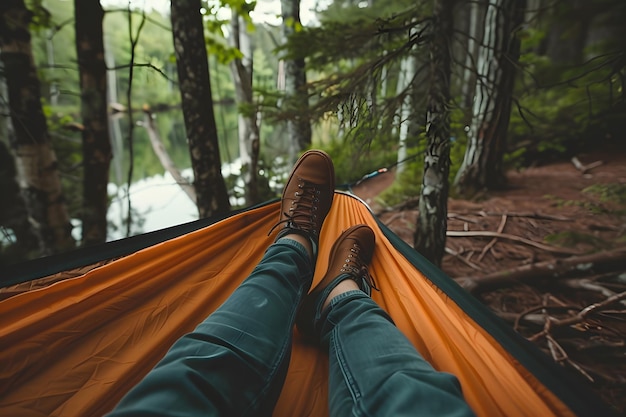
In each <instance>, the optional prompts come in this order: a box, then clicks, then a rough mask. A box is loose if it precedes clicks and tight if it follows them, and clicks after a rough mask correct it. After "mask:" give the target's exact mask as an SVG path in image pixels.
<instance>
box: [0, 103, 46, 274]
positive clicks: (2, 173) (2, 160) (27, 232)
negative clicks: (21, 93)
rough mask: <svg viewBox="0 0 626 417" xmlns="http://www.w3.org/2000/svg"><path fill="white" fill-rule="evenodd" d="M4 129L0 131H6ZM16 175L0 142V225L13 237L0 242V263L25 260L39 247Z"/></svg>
mask: <svg viewBox="0 0 626 417" xmlns="http://www.w3.org/2000/svg"><path fill="white" fill-rule="evenodd" d="M2 107H4V106H2ZM5 130H6V129H3V132H2V133H6V132H5ZM5 137H6V136H5ZM16 174H17V172H16V171H15V163H14V162H13V156H12V155H11V152H10V151H9V149H8V148H7V146H6V145H5V143H4V142H3V141H0V193H1V194H0V195H2V199H0V226H1V227H3V228H6V229H10V230H11V231H12V232H13V236H14V239H12V240H13V242H12V243H13V244H12V245H10V246H9V245H7V247H6V249H5V248H4V244H3V250H2V258H0V266H1V265H3V264H10V263H15V262H20V261H25V260H27V259H29V258H30V257H31V256H30V255H31V254H34V253H36V252H37V249H38V246H39V245H38V242H37V237H36V236H35V235H34V234H33V231H32V229H31V227H30V224H29V223H28V215H27V210H26V207H25V206H24V200H23V199H22V195H21V194H20V187H19V185H18V183H17V182H16V181H15V178H16Z"/></svg>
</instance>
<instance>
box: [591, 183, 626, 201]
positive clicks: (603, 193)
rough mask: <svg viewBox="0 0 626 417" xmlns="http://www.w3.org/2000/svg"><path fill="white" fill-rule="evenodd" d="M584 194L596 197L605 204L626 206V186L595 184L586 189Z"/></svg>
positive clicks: (619, 184)
mask: <svg viewBox="0 0 626 417" xmlns="http://www.w3.org/2000/svg"><path fill="white" fill-rule="evenodd" d="M583 194H589V195H592V196H595V197H597V198H599V199H600V201H601V202H603V203H617V204H626V184H621V183H610V184H594V185H591V186H589V187H587V188H585V189H584V190H583Z"/></svg>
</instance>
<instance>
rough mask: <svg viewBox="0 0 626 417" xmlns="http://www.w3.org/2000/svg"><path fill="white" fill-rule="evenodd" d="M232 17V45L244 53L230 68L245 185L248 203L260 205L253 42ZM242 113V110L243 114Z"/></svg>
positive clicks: (232, 62) (236, 18)
mask: <svg viewBox="0 0 626 417" xmlns="http://www.w3.org/2000/svg"><path fill="white" fill-rule="evenodd" d="M232 13H233V16H232V18H231V25H230V27H231V30H232V32H231V35H230V42H231V45H232V46H233V47H235V48H237V49H239V51H240V52H241V54H242V55H243V57H242V58H241V59H239V58H237V59H233V60H232V61H231V63H230V69H231V73H232V76H233V82H234V83H235V95H236V99H237V104H238V105H239V107H240V111H239V115H238V118H239V119H238V125H239V126H238V127H239V129H238V133H239V158H240V159H241V166H242V176H243V180H244V184H245V198H246V204H247V205H252V204H257V203H260V198H259V181H258V176H259V153H260V148H261V146H260V144H261V139H260V137H261V133H260V129H259V123H258V118H257V111H256V106H255V103H254V95H253V91H252V65H253V61H252V54H253V51H252V42H251V40H250V34H249V33H248V31H247V30H246V29H245V22H243V19H242V18H241V16H239V15H238V14H237V13H236V12H234V11H233V12H232ZM242 110H243V111H242Z"/></svg>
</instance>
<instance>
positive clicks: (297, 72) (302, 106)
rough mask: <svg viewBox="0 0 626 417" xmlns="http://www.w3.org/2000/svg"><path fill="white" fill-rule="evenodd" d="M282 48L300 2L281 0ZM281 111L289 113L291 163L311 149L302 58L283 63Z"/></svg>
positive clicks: (292, 28) (296, 19) (295, 23)
mask: <svg viewBox="0 0 626 417" xmlns="http://www.w3.org/2000/svg"><path fill="white" fill-rule="evenodd" d="M280 6H281V11H282V19H283V24H282V26H281V30H282V36H283V44H285V43H286V42H287V41H288V40H289V37H290V36H291V35H292V34H293V33H294V32H295V31H296V30H297V28H298V27H299V26H300V25H301V22H300V0H281V2H280ZM283 74H284V77H285V79H284V89H285V101H284V104H285V107H287V108H291V109H293V110H294V111H293V113H292V117H290V118H289V119H288V120H287V136H288V137H289V158H290V160H291V161H292V162H295V161H296V159H297V158H298V154H299V153H300V152H302V151H303V150H305V149H308V148H310V147H311V135H312V133H311V122H310V121H309V118H308V109H309V96H308V93H307V86H306V67H305V62H304V58H298V59H287V58H284V59H283Z"/></svg>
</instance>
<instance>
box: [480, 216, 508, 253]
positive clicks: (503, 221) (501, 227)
mask: <svg viewBox="0 0 626 417" xmlns="http://www.w3.org/2000/svg"><path fill="white" fill-rule="evenodd" d="M506 219H507V216H506V214H503V215H502V220H500V226H498V233H502V232H503V231H504V226H505V225H506ZM497 241H498V238H495V237H494V238H493V239H491V241H490V242H489V243H487V245H486V246H485V247H484V248H483V250H482V251H481V252H480V255H479V256H478V262H480V261H482V260H483V258H484V256H485V254H486V253H487V252H488V251H489V249H491V248H492V247H493V245H495V244H496V242H497Z"/></svg>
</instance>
